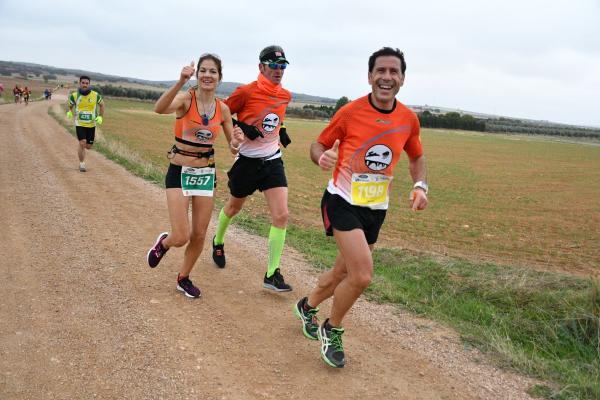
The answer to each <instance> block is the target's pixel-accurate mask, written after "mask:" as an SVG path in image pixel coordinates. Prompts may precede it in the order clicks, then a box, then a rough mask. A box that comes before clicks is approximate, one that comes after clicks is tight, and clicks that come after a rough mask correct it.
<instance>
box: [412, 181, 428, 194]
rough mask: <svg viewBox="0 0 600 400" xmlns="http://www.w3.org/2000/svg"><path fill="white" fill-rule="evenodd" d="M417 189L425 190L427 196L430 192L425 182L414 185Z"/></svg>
mask: <svg viewBox="0 0 600 400" xmlns="http://www.w3.org/2000/svg"><path fill="white" fill-rule="evenodd" d="M416 188H420V189H423V191H424V192H425V194H427V192H429V185H428V184H427V182H425V181H417V182H415V184H414V185H413V189H416Z"/></svg>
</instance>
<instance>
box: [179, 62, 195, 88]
mask: <svg viewBox="0 0 600 400" xmlns="http://www.w3.org/2000/svg"><path fill="white" fill-rule="evenodd" d="M195 71H196V68H194V61H192V62H191V63H190V65H186V66H185V67H183V69H182V70H181V75H180V76H179V81H180V82H183V83H186V82H187V81H189V80H190V79H192V76H194V72H195Z"/></svg>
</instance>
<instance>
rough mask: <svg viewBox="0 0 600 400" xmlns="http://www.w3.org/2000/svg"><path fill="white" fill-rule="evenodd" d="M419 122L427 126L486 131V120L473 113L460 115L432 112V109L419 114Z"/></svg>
mask: <svg viewBox="0 0 600 400" xmlns="http://www.w3.org/2000/svg"><path fill="white" fill-rule="evenodd" d="M417 115H418V117H419V122H420V123H421V126H422V127H425V128H448V129H462V130H465V131H480V132H484V131H485V128H486V126H485V121H484V120H481V119H476V118H474V117H473V116H472V115H467V114H464V115H460V114H459V113H457V112H449V113H446V114H432V113H431V112H430V111H423V112H420V113H418V114H417Z"/></svg>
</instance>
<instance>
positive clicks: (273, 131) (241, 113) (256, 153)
mask: <svg viewBox="0 0 600 400" xmlns="http://www.w3.org/2000/svg"><path fill="white" fill-rule="evenodd" d="M291 100H292V95H291V93H290V92H289V91H287V90H286V89H284V88H283V87H282V86H281V84H279V85H274V84H273V83H271V82H270V81H269V80H268V79H267V78H265V77H264V76H263V75H262V74H259V75H258V79H257V80H256V81H254V82H252V83H249V84H247V85H243V86H239V87H238V88H237V89H235V91H234V92H233V93H232V94H231V96H229V97H228V98H227V100H225V104H227V105H228V106H229V109H230V110H231V114H232V115H233V114H237V119H238V120H239V121H242V122H244V123H246V124H248V125H254V126H256V127H257V128H258V130H260V131H261V132H262V134H263V135H264V137H262V138H261V137H258V138H256V139H255V140H249V139H248V140H245V141H244V142H243V143H242V144H241V147H240V154H241V155H243V156H246V157H251V158H262V157H268V156H271V155H273V157H270V158H269V159H274V158H278V157H281V153H279V152H278V150H279V129H280V127H281V123H282V121H283V118H284V117H285V110H286V108H287V105H288V104H289V102H290V101H291ZM276 153H277V154H276Z"/></svg>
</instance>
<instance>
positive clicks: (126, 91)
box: [94, 84, 600, 139]
mask: <svg viewBox="0 0 600 400" xmlns="http://www.w3.org/2000/svg"><path fill="white" fill-rule="evenodd" d="M94 88H95V89H96V90H97V91H98V92H100V93H101V94H103V95H105V96H114V97H128V98H134V99H140V100H149V101H156V100H158V98H159V97H160V96H161V94H162V92H161V91H157V90H149V89H136V88H127V87H122V86H113V85H110V84H109V85H99V86H95V87H94ZM349 102H350V99H348V97H346V96H342V97H340V98H339V99H338V101H337V102H336V104H335V106H326V105H314V104H305V105H304V106H302V107H288V109H287V111H286V114H287V115H289V116H294V117H299V118H306V119H324V120H328V119H331V118H332V117H333V116H334V115H335V113H336V112H337V110H339V109H340V108H341V107H343V106H344V105H346V104H347V103H349ZM417 116H418V117H419V122H420V123H421V126H422V127H424V128H446V129H460V130H466V131H478V132H490V133H508V134H527V135H546V136H562V137H575V138H596V139H600V128H587V127H578V126H572V125H562V124H552V123H549V122H543V121H523V120H519V119H512V118H503V117H502V118H493V119H481V118H475V117H473V116H472V115H468V114H462V115H461V114H460V113H457V112H448V113H445V114H433V113H431V112H430V111H423V112H419V113H417Z"/></svg>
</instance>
